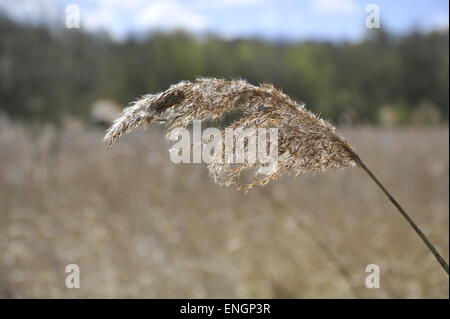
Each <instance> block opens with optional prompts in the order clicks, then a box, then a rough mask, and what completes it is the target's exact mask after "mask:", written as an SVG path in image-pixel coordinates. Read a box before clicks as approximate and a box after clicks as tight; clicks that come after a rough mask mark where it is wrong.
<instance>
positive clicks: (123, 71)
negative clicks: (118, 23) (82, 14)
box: [0, 15, 449, 125]
mask: <svg viewBox="0 0 450 319" xmlns="http://www.w3.org/2000/svg"><path fill="white" fill-rule="evenodd" d="M0 40H1V41H0V76H1V82H0V94H1V97H2V98H1V100H0V103H1V104H0V110H2V111H3V112H5V113H6V114H7V115H8V116H10V117H12V118H15V119H21V120H32V121H38V122H42V121H44V122H48V121H51V122H60V121H61V120H62V118H63V117H64V116H65V115H72V116H75V117H78V118H80V119H84V120H86V119H89V116H90V114H91V108H92V105H93V103H94V102H95V101H96V100H98V99H103V98H108V99H112V100H114V101H116V102H117V103H118V104H120V105H121V106H125V105H126V104H127V103H128V102H129V101H132V100H134V99H135V98H136V97H139V96H141V95H142V94H145V93H153V92H158V91H161V90H165V89H166V88H167V87H168V86H169V85H171V84H174V83H177V82H179V81H181V80H189V79H195V78H196V77H197V76H208V77H223V78H227V79H230V78H245V79H247V80H248V81H250V82H251V83H256V84H257V83H263V82H270V83H273V84H274V85H275V86H276V87H278V88H282V89H283V91H284V92H285V93H287V94H290V95H292V96H294V97H295V98H297V99H298V100H301V101H303V102H305V103H306V104H307V105H308V107H309V108H310V109H312V110H313V111H314V112H317V113H320V114H322V115H323V116H324V117H325V118H328V119H331V120H332V121H334V122H336V123H339V121H343V122H345V123H348V122H349V121H351V122H352V123H372V124H379V123H384V122H388V124H394V125H395V124H409V123H414V122H416V123H417V122H420V123H424V124H436V123H439V122H447V121H448V110H449V107H448V99H449V96H448V86H449V77H448V69H449V35H448V30H447V31H441V32H438V31H436V32H430V33H423V32H416V33H411V34H407V35H403V36H395V35H391V34H390V33H389V32H387V31H385V30H384V29H375V30H370V32H368V33H367V36H366V37H365V39H364V40H363V41H361V42H357V43H352V42H338V43H332V42H320V41H304V42H295V41H290V42H289V41H281V40H280V41H278V42H277V41H267V40H263V39H257V38H255V39H235V40H224V39H222V38H220V37H216V36H214V35H210V36H204V37H202V38H199V37H198V36H193V35H189V34H187V33H183V32H181V31H180V32H173V33H157V32H156V33H153V34H151V35H147V36H141V37H140V38H130V39H127V40H126V41H124V42H117V41H112V40H111V39H110V38H109V37H108V36H107V35H106V34H91V33H85V32H83V31H82V30H79V29H66V28H60V29H56V30H55V29H53V30H50V29H48V28H47V27H44V26H39V25H35V26H31V25H24V24H16V23H14V22H13V21H11V20H9V19H8V18H7V17H6V16H1V15H0ZM427 122H428V123H427Z"/></svg>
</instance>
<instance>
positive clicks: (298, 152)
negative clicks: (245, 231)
mask: <svg viewBox="0 0 450 319" xmlns="http://www.w3.org/2000/svg"><path fill="white" fill-rule="evenodd" d="M230 112H237V113H239V114H241V116H240V117H239V118H236V119H235V120H233V121H231V123H230V124H228V126H227V127H228V128H242V129H246V128H254V129H256V130H257V129H260V128H277V129H278V152H277V156H276V157H273V158H271V159H270V160H269V161H268V162H264V163H263V162H260V161H256V162H248V161H245V162H244V163H240V164H237V165H236V164H227V163H220V164H219V163H218V162H213V163H211V164H210V165H209V170H210V173H211V175H212V176H213V177H214V179H215V181H216V182H217V183H219V184H220V185H222V186H229V185H231V184H236V185H237V188H238V189H240V190H246V191H248V190H250V189H252V188H253V187H255V186H256V185H265V184H267V183H269V182H270V181H274V180H276V179H278V178H279V177H280V176H282V175H285V174H288V173H295V174H297V175H298V174H304V173H322V172H325V171H328V170H330V169H340V168H345V167H348V166H352V167H359V168H361V169H363V170H364V171H365V172H366V173H367V175H368V176H369V177H370V178H371V179H372V180H373V181H374V182H375V183H376V185H377V186H378V187H379V188H380V189H381V190H382V192H383V193H384V194H385V195H386V197H387V198H388V199H389V200H390V201H391V203H392V204H393V205H394V206H395V207H396V209H397V210H398V211H399V213H400V214H401V215H402V216H403V217H404V218H405V219H406V221H407V222H408V223H409V225H410V226H411V227H412V228H413V229H414V231H415V232H416V233H417V235H418V236H419V237H420V238H421V240H422V241H423V242H424V243H425V245H426V246H427V247H428V249H429V250H430V251H431V252H432V254H433V255H434V256H435V258H436V259H437V261H438V262H439V263H440V265H441V266H442V268H443V269H444V270H445V271H446V273H447V274H448V273H449V267H448V264H447V262H446V261H445V260H444V258H443V257H442V256H441V255H440V254H439V253H438V251H437V250H436V248H435V247H434V246H433V245H432V244H431V242H430V241H429V240H428V238H427V237H426V235H425V234H424V233H423V232H422V231H421V229H420V228H419V227H418V226H417V224H416V223H415V222H414V221H413V220H412V218H411V217H410V216H409V214H407V213H406V211H405V210H404V209H403V208H402V207H401V206H400V204H399V203H398V201H397V200H396V199H395V198H394V197H393V196H392V194H391V193H390V192H389V191H388V190H387V189H386V187H385V186H384V185H383V184H382V183H381V182H380V180H379V179H378V178H377V177H376V176H375V175H374V174H373V173H372V172H371V170H370V169H369V168H368V167H367V166H366V165H365V164H364V162H363V161H362V160H361V158H360V157H359V155H358V154H357V153H356V152H355V150H354V149H353V148H352V147H351V146H350V145H349V144H348V143H347V141H346V140H345V139H344V138H343V137H342V136H340V135H339V134H338V133H337V132H336V129H335V128H334V127H333V126H332V125H331V124H330V123H328V122H327V121H325V120H323V119H320V118H319V117H318V116H316V115H315V114H313V113H312V112H310V111H308V110H307V109H306V108H305V106H304V105H303V104H300V103H298V102H296V101H295V100H293V99H291V98H290V97H289V96H287V95H286V94H284V93H282V92H281V91H279V90H277V89H275V88H274V87H273V86H272V85H270V84H262V85H260V86H254V85H251V84H249V83H248V82H246V81H244V80H234V81H227V80H223V79H212V78H199V79H197V80H196V81H194V82H191V81H183V82H180V83H178V84H175V85H172V86H171V87H170V88H169V89H167V90H166V91H164V92H161V93H157V94H148V95H145V96H143V97H142V98H141V99H139V100H137V101H135V102H133V103H132V104H131V106H130V107H128V108H126V109H125V110H124V111H123V113H122V114H121V116H120V117H119V118H118V119H117V120H116V121H115V122H114V124H113V125H112V126H111V127H110V128H109V129H108V131H107V133H106V136H105V137H104V139H105V141H106V143H107V144H108V145H109V146H111V145H112V143H113V142H114V141H116V140H117V139H118V138H120V137H121V136H123V135H124V134H126V133H128V132H130V131H132V130H134V129H137V128H141V127H147V126H149V125H150V124H152V123H154V122H161V123H165V124H166V125H167V128H168V129H169V130H171V129H174V128H185V127H187V126H188V125H189V124H190V123H191V122H192V121H194V120H201V121H205V120H217V119H221V118H224V117H225V116H226V115H227V114H229V113H230ZM225 129H226V128H223V129H222V130H225ZM274 164H276V169H272V167H274ZM250 169H256V173H257V174H255V175H253V176H254V177H253V180H252V181H251V182H249V183H246V184H244V185H243V184H242V183H241V182H240V179H239V178H240V177H241V176H242V175H243V173H244V172H245V171H248V170H250ZM224 176H225V178H224Z"/></svg>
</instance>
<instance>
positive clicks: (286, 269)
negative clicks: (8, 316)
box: [0, 121, 449, 298]
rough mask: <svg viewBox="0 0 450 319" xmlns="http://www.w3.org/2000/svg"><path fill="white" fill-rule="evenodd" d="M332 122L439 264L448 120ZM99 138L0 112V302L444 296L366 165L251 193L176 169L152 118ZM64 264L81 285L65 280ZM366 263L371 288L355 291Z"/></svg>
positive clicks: (428, 261)
mask: <svg viewBox="0 0 450 319" xmlns="http://www.w3.org/2000/svg"><path fill="white" fill-rule="evenodd" d="M341 132H342V134H343V135H345V136H346V137H347V139H348V141H349V142H350V143H351V144H352V145H353V146H354V147H355V148H356V150H357V151H358V153H359V154H360V155H361V156H363V157H364V159H365V160H366V162H367V164H368V165H369V166H370V167H371V168H373V171H375V172H376V173H377V174H378V176H380V178H381V179H382V180H383V181H384V182H385V184H386V185H387V186H388V187H389V188H390V189H391V190H392V191H393V192H394V193H395V194H396V196H397V197H398V199H399V200H400V202H401V203H402V204H403V205H404V206H405V209H406V210H407V211H408V212H410V214H411V215H412V216H413V217H414V218H415V220H416V221H417V222H418V223H419V224H420V225H421V226H422V229H423V230H424V231H425V232H426V233H427V234H428V235H429V236H430V239H431V240H432V241H433V243H435V245H436V246H437V248H439V250H440V251H442V252H444V258H446V259H447V260H448V231H449V229H448V204H449V202H448V190H449V189H448V174H449V172H448V162H449V160H448V154H449V153H448V151H449V150H448V128H447V127H443V128H429V129H402V130H378V129H372V128H355V129H345V130H341ZM102 134H103V132H101V131H96V130H92V129H71V130H66V131H62V132H56V131H54V130H53V129H47V130H44V131H43V132H40V133H37V134H29V133H27V132H26V130H25V129H24V128H23V127H21V126H19V125H12V124H10V123H8V122H6V121H2V122H1V123H0V163H1V164H0V165H1V168H0V205H1V206H0V209H1V210H0V296H1V297H150V298H152V297H257V298H258V297H300V298H301V297H312V298H324V297H338V298H339V297H361V298H372V297H375V298H380V297H397V298H413V297H426V298H427V297H438V298H448V282H446V280H447V279H446V278H445V275H444V273H443V272H442V270H441V269H439V265H438V264H437V263H436V261H435V260H434V259H433V256H431V255H430V254H429V252H428V251H427V250H426V247H425V246H424V245H423V244H422V243H421V242H420V240H419V239H418V238H417V236H416V235H415V234H414V233H413V232H411V231H410V229H409V228H408V225H407V224H406V223H405V222H404V220H402V218H401V216H399V215H397V214H395V213H394V212H393V209H394V208H393V207H392V206H391V205H390V203H389V202H387V201H386V200H385V199H384V198H383V195H382V194H381V193H380V192H379V191H378V190H377V189H376V186H375V185H374V184H373V183H372V182H371V181H370V180H368V179H367V178H366V177H365V176H364V175H363V172H361V171H360V170H352V169H349V170H345V171H339V172H336V173H330V174H324V175H319V176H314V177H308V176H304V177H302V178H294V177H285V178H282V179H281V180H280V181H279V182H278V183H276V184H272V185H268V186H266V188H265V189H259V188H257V189H255V190H254V191H253V192H251V193H249V194H247V195H245V194H243V193H241V192H237V191H234V190H231V189H230V190H225V189H223V188H220V187H219V186H217V185H215V184H214V183H213V181H211V179H209V178H208V174H207V170H206V168H205V167H204V166H203V165H198V164H185V165H174V164H173V163H172V162H171V161H170V159H169V154H168V153H167V148H168V147H167V146H168V145H167V143H168V142H166V141H165V140H164V139H163V135H164V133H163V132H162V131H160V130H158V129H151V130H149V131H147V132H145V133H140V134H136V135H133V136H128V137H126V140H124V141H123V142H122V143H118V144H117V145H116V146H115V147H114V148H113V149H112V150H110V151H107V150H105V148H104V146H103V145H102V144H101V142H100V140H101V137H102ZM125 141H126V142H125ZM387 163H389V165H387ZM69 263H77V264H79V266H80V268H81V278H82V279H81V289H73V290H68V289H66V288H65V286H64V278H65V273H64V267H65V266H66V265H67V264H69ZM370 263H376V264H379V265H380V266H381V270H382V277H381V288H380V289H372V290H369V289H367V288H365V286H364V279H365V275H366V273H365V272H364V267H365V266H366V265H367V264H370Z"/></svg>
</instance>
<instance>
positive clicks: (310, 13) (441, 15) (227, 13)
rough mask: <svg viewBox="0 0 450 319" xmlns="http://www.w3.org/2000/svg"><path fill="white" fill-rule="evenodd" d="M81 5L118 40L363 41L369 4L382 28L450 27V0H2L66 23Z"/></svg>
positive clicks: (7, 6) (87, 19)
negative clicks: (172, 34) (180, 34)
mask: <svg viewBox="0 0 450 319" xmlns="http://www.w3.org/2000/svg"><path fill="white" fill-rule="evenodd" d="M70 3H73V4H77V5H78V6H79V8H80V17H81V28H83V29H85V30H88V31H99V30H104V31H107V32H108V33H110V34H111V35H112V36H113V37H114V38H116V39H123V38H125V37H126V36H127V35H130V34H142V33H146V32H151V31H155V30H162V31H172V30H175V29H182V30H186V31H189V32H193V33H196V34H204V33H216V34H219V35H220V36H222V37H224V38H236V37H247V36H258V37H265V38H271V39H279V38H282V39H294V40H296V39H324V40H333V41H335V40H343V39H345V40H358V39H359V38H361V37H362V36H363V35H364V32H366V31H367V29H366V28H365V24H364V21H365V18H366V16H367V13H366V11H365V9H366V6H367V5H368V4H376V5H378V7H379V8H380V17H381V28H385V29H387V30H390V31H393V32H396V33H404V32H409V31H411V30H418V31H423V32H427V31H430V30H435V29H439V30H442V29H447V30H448V2H447V1H446V0H416V1H407V0H371V1H370V0H368V1H365V0H303V1H299V0H297V1H296V0H278V1H277V0H215V1H214V0H128V1H126V0H123V1H122V0H97V1H94V0H0V10H2V11H5V12H6V13H7V14H8V15H10V16H11V17H13V18H14V19H16V20H20V21H24V22H27V21H33V22H36V21H45V22H46V23H53V24H55V23H56V24H57V23H60V24H61V25H64V19H65V6H66V5H67V4H70Z"/></svg>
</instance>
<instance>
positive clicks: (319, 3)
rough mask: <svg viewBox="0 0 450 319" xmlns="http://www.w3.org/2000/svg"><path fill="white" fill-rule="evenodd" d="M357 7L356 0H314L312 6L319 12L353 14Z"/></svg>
mask: <svg viewBox="0 0 450 319" xmlns="http://www.w3.org/2000/svg"><path fill="white" fill-rule="evenodd" d="M357 7H358V5H357V4H356V2H355V1H354V0H312V8H313V10H314V11H316V12H318V13H325V14H352V13H355V12H356V10H357Z"/></svg>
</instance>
